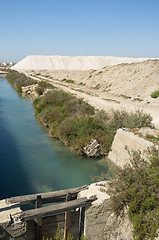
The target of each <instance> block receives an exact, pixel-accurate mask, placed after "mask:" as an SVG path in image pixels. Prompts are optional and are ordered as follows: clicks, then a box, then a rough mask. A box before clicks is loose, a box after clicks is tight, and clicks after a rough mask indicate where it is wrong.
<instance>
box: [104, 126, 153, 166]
mask: <svg viewBox="0 0 159 240" xmlns="http://www.w3.org/2000/svg"><path fill="white" fill-rule="evenodd" d="M152 147H154V144H153V143H152V142H150V141H147V140H145V139H144V138H141V137H139V136H138V135H135V134H134V133H132V132H130V131H127V130H126V129H121V128H120V129H118V131H117V133H116V135H115V138H114V141H113V144H112V151H110V152H109V155H108V158H109V159H110V160H111V161H112V162H113V163H114V164H115V165H116V166H118V167H121V168H123V167H124V165H126V164H131V162H130V159H131V156H130V153H131V152H132V151H140V152H141V154H142V157H145V158H146V156H147V155H146V151H147V150H148V149H149V148H152ZM129 151H130V153H129Z"/></svg>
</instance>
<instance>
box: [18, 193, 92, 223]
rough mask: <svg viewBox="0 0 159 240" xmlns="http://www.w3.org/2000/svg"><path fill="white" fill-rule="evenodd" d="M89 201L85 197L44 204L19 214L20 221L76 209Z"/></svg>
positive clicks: (88, 203) (86, 204) (89, 202)
mask: <svg viewBox="0 0 159 240" xmlns="http://www.w3.org/2000/svg"><path fill="white" fill-rule="evenodd" d="M90 204H91V201H90V200H88V199H87V198H86V197H84V198H80V199H76V200H73V201H69V202H66V203H60V204H56V205H51V206H46V207H42V208H38V209H33V210H28V211H25V212H23V213H21V214H20V215H19V218H20V219H21V220H22V221H28V220H31V219H35V218H38V217H46V216H49V215H53V214H56V213H62V212H65V211H68V210H71V209H76V208H79V207H84V206H89V205H90Z"/></svg>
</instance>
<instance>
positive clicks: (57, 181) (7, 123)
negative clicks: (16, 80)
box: [0, 78, 111, 199]
mask: <svg viewBox="0 0 159 240" xmlns="http://www.w3.org/2000/svg"><path fill="white" fill-rule="evenodd" d="M108 171H110V165H109V164H107V163H106V160H96V159H89V158H87V157H79V156H77V155H76V154H75V153H72V152H70V150H69V149H68V148H67V147H65V146H64V145H63V144H62V143H60V142H59V141H56V140H54V139H50V137H49V136H48V132H47V130H46V129H45V128H44V127H42V126H41V125H39V123H38V122H37V120H36V118H35V116H34V109H33V107H32V104H31V100H29V99H25V98H21V97H20V96H18V94H17V93H16V91H15V90H14V89H13V88H12V86H11V85H10V84H9V83H8V82H7V80H6V79H5V78H0V199H3V198H6V197H10V196H16V195H22V194H30V193H38V192H46V191H53V190H58V189H64V188H71V187H76V186H80V185H84V184H89V183H91V182H92V181H91V179H90V176H96V175H100V174H101V173H103V172H108ZM110 173H111V172H110Z"/></svg>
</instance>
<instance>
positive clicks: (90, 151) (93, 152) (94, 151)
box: [83, 138, 100, 157]
mask: <svg viewBox="0 0 159 240" xmlns="http://www.w3.org/2000/svg"><path fill="white" fill-rule="evenodd" d="M83 149H84V152H85V153H86V154H87V156H88V157H99V156H100V145H99V143H98V142H97V140H95V139H93V138H92V139H91V141H90V142H89V144H88V145H87V146H86V147H84V148H83Z"/></svg>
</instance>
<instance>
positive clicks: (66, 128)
mask: <svg viewBox="0 0 159 240" xmlns="http://www.w3.org/2000/svg"><path fill="white" fill-rule="evenodd" d="M114 135H115V132H114V130H113V129H112V128H110V126H108V125H106V124H105V125H103V124H102V123H101V121H99V119H97V118H95V117H91V116H85V117H72V118H67V119H66V120H65V121H64V122H63V123H62V124H61V125H60V127H59V131H58V137H59V139H60V140H62V141H63V142H64V143H65V144H66V145H67V146H71V147H73V149H75V150H76V151H77V152H78V153H79V154H82V153H83V147H85V146H86V145H87V144H88V142H89V141H90V140H91V138H95V139H96V140H97V141H98V143H99V144H101V154H102V155H106V154H107V153H108V152H109V150H110V147H111V144H112V141H113V138H114Z"/></svg>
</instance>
